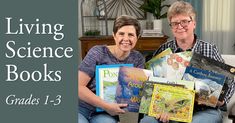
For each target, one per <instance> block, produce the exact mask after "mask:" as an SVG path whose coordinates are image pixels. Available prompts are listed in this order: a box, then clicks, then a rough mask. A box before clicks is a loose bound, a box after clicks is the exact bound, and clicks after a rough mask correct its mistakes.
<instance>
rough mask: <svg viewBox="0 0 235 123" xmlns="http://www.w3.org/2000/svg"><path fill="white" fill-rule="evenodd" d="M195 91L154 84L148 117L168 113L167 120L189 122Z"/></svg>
mask: <svg viewBox="0 0 235 123" xmlns="http://www.w3.org/2000/svg"><path fill="white" fill-rule="evenodd" d="M194 98H195V91H194V90H189V89H186V88H182V87H178V86H171V85H165V84H154V90H153V94H152V100H151V104H150V107H149V113H148V115H149V116H153V117H155V116H156V115H158V114H161V113H168V114H169V119H170V120H174V121H180V122H191V121H192V115H193V107H194Z"/></svg>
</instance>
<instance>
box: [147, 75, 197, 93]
mask: <svg viewBox="0 0 235 123" xmlns="http://www.w3.org/2000/svg"><path fill="white" fill-rule="evenodd" d="M148 81H150V82H155V83H165V84H172V85H183V87H184V88H187V89H190V90H194V81H187V80H181V79H167V78H161V77H154V76H150V77H149V79H148Z"/></svg>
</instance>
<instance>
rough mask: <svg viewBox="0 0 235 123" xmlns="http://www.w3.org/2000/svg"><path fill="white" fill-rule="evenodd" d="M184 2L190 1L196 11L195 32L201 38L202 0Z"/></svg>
mask: <svg viewBox="0 0 235 123" xmlns="http://www.w3.org/2000/svg"><path fill="white" fill-rule="evenodd" d="M185 1H186V2H189V3H191V5H192V6H193V8H194V9H195V11H196V16H197V17H196V21H197V25H196V30H195V33H196V34H197V36H198V37H199V38H202V8H203V1H202V0H185Z"/></svg>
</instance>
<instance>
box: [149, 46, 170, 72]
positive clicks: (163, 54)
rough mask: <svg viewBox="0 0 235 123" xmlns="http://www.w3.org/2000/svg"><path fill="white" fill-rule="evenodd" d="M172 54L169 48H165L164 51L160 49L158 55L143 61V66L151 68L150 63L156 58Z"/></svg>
mask: <svg viewBox="0 0 235 123" xmlns="http://www.w3.org/2000/svg"><path fill="white" fill-rule="evenodd" d="M170 54H172V51H171V49H170V48H167V49H165V50H164V51H162V52H161V53H159V54H158V55H156V56H154V57H153V58H152V59H150V60H149V61H148V62H146V63H145V68H146V69H151V67H150V66H151V64H153V63H154V62H155V61H156V60H157V59H159V58H162V57H164V56H166V55H170Z"/></svg>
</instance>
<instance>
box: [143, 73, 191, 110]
mask: <svg viewBox="0 0 235 123" xmlns="http://www.w3.org/2000/svg"><path fill="white" fill-rule="evenodd" d="M154 84H169V85H172V86H179V87H183V88H187V89H190V90H194V82H193V81H186V80H169V79H166V78H160V77H153V76H150V77H149V78H148V81H147V82H146V83H144V87H143V91H142V93H141V94H142V95H141V102H140V108H139V113H143V114H148V112H149V106H150V102H151V98H152V92H153V87H154Z"/></svg>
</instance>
